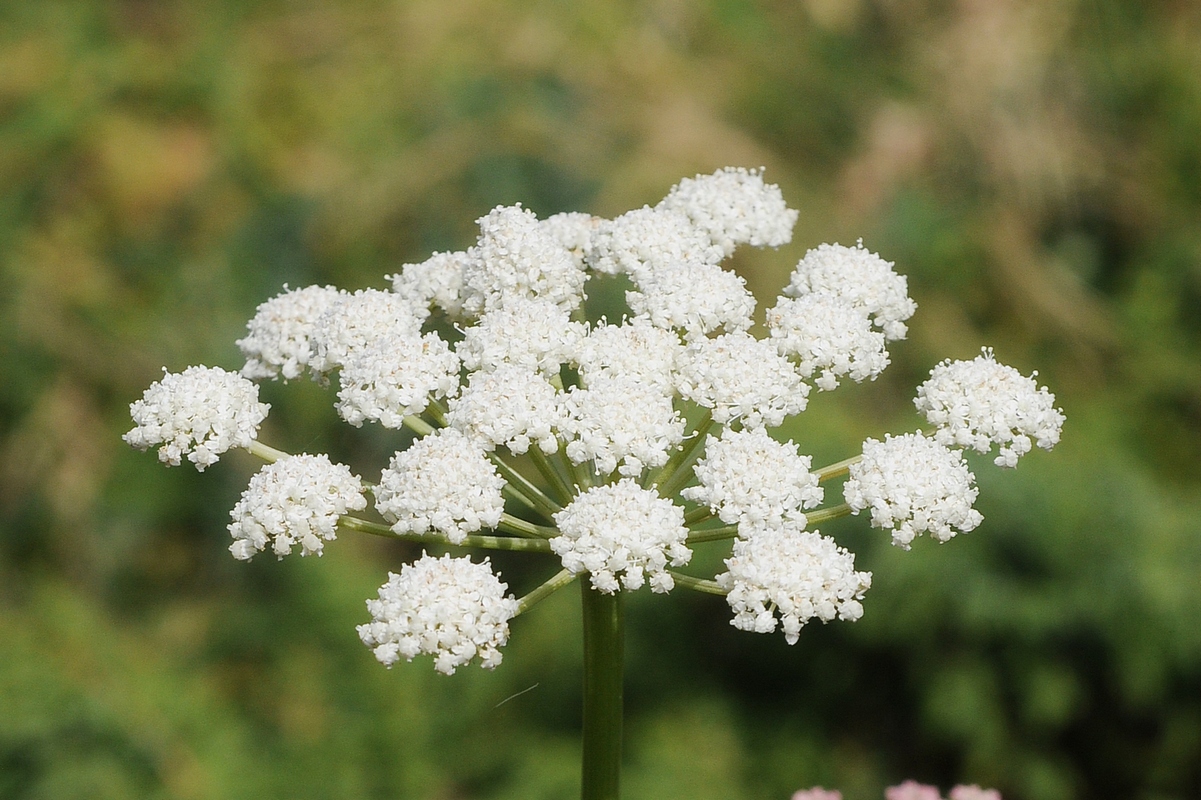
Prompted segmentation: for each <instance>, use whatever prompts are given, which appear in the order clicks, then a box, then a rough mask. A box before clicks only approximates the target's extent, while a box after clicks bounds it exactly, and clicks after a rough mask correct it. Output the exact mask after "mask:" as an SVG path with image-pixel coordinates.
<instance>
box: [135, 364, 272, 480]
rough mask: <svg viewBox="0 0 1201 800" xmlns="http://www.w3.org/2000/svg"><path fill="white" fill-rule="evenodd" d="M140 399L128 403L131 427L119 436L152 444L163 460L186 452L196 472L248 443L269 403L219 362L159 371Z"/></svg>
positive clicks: (176, 461)
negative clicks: (182, 369) (215, 365)
mask: <svg viewBox="0 0 1201 800" xmlns="http://www.w3.org/2000/svg"><path fill="white" fill-rule="evenodd" d="M163 372H164V373H166V374H164V375H163V379H162V380H161V381H155V382H154V383H152V384H150V388H148V389H147V390H146V391H145V393H144V394H143V395H142V399H141V400H137V401H135V402H134V403H131V404H130V406H129V413H130V416H131V417H133V422H134V428H133V429H132V430H130V431H129V432H127V433H126V434H125V435H124V436H122V437H121V438H122V439H124V440H125V442H126V444H129V445H131V446H133V447H136V448H138V449H139V450H145V449H147V448H148V447H151V446H153V445H156V444H157V445H162V446H161V447H159V449H158V459H159V461H162V462H163V463H164V464H170V465H172V466H179V463H180V458H181V457H182V456H185V455H186V456H187V457H188V460H189V461H191V462H192V463H193V464H195V465H196V470H197V471H198V472H204V469H205V467H208V466H211V465H212V464H215V463H217V457H218V456H220V455H221V454H222V453H224V452H225V451H226V450H229V449H230V448H231V447H249V446H250V443H251V442H253V441H254V440H255V438H256V437H257V436H258V430H259V425H261V424H262V422H263V420H264V419H266V418H267V411H268V410H269V409H270V408H271V406H269V405H267V404H266V403H260V402H259V387H258V385H257V384H254V383H251V382H250V381H249V380H247V379H246V378H244V377H242V376H241V375H239V374H238V373H236V372H227V371H225V370H223V369H221V368H220V367H188V368H187V369H185V370H184V371H183V372H180V373H170V372H167V371H166V370H163Z"/></svg>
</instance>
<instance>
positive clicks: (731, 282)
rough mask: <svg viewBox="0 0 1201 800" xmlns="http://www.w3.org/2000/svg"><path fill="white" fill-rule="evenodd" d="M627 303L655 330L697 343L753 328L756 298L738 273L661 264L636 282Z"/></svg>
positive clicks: (687, 264)
mask: <svg viewBox="0 0 1201 800" xmlns="http://www.w3.org/2000/svg"><path fill="white" fill-rule="evenodd" d="M634 285H635V286H636V287H637V289H636V290H634V291H629V292H626V303H627V304H628V305H629V306H630V310H631V311H633V312H634V313H635V314H636V315H638V316H641V317H645V318H647V319H649V320H650V321H651V324H653V325H655V326H656V327H659V328H676V329H679V330H682V331H684V333H685V334H686V336H687V338H689V339H696V338H699V337H702V336H705V335H706V334H709V333H712V332H713V331H716V330H717V329H718V328H723V329H724V330H726V331H727V332H730V331H744V330H746V329H747V328H749V327H751V321H752V320H751V315H753V314H754V313H755V298H754V297H753V296H752V295H751V293H750V292H749V291H748V290H747V288H746V281H745V280H743V279H742V277H741V276H740V275H736V274H735V273H733V272H730V271H729V270H724V269H722V268H721V267H719V266H717V265H716V264H706V263H705V262H703V261H679V262H667V263H664V264H661V265H660V266H659V267H658V268H657V269H655V270H654V271H653V272H651V271H647V272H643V273H639V274H638V275H637V276H636V277H635V278H634Z"/></svg>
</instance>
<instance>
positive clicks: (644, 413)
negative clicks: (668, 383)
mask: <svg viewBox="0 0 1201 800" xmlns="http://www.w3.org/2000/svg"><path fill="white" fill-rule="evenodd" d="M563 407H564V412H565V419H564V422H563V434H564V438H565V440H566V441H567V457H568V458H570V459H571V461H572V462H573V463H575V464H582V463H584V462H585V461H595V462H596V472H597V473H598V474H601V475H608V474H609V473H611V472H613V470H615V469H616V470H618V471H619V472H620V473H621V474H622V475H630V476H637V475H640V474H641V473H642V470H643V469H645V468H646V467H661V466H663V465H664V464H666V463H667V459H668V456H669V455H670V454H671V451H672V450H673V449H675V447H676V445H678V444H679V443H680V442H681V440H683V438H684V420H683V419H681V418H680V415H679V414H678V413H677V412H676V410H675V407H674V406H673V404H672V399H671V394H670V393H669V392H667V391H664V389H663V388H662V387H661V386H657V385H655V384H654V383H647V382H643V381H640V380H638V379H637V378H636V377H631V376H629V375H621V374H613V375H609V376H605V377H597V376H594V377H593V380H592V381H591V382H589V384H588V386H587V388H579V387H572V389H571V391H569V392H568V393H567V394H566V395H565V396H564V397H563ZM619 464H620V466H619Z"/></svg>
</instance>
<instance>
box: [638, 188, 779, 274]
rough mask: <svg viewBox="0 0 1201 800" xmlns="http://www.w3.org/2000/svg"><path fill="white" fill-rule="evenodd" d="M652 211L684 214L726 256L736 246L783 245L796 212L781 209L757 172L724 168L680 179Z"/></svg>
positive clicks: (776, 194)
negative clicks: (655, 209)
mask: <svg viewBox="0 0 1201 800" xmlns="http://www.w3.org/2000/svg"><path fill="white" fill-rule="evenodd" d="M656 207H657V208H660V209H668V210H672V211H679V212H681V213H683V214H685V215H686V216H687V217H688V218H689V219H690V220H692V224H694V225H696V226H697V227H698V228H700V229H701V230H703V231H705V232H706V233H708V234H709V238H710V239H711V240H712V241H713V243H714V244H715V245H717V246H718V247H720V248H721V249H722V251H723V252H724V253H725V254H726V255H729V254H730V253H733V252H734V248H735V247H736V246H737V245H740V244H749V245H753V246H755V247H779V246H780V245H782V244H787V243H788V242H789V241H791V240H792V229H793V227H794V226H795V225H796V221H797V212H796V211H794V210H792V209H790V208H789V207H788V206H787V205H785V203H784V195H783V194H782V193H781V192H780V187H779V186H776V185H775V184H774V183H764V181H763V169H762V168H759V169H757V170H748V169H745V168H742V167H726V168H725V169H719V170H718V171H717V172H715V173H713V174H712V175H697V176H696V177H695V178H685V179H684V180H682V181H680V182H679V183H677V184H676V185H675V186H673V187H672V189H671V191H670V192H668V194H667V197H665V198H663V200H661V201H660V202H659V205H658V206H656Z"/></svg>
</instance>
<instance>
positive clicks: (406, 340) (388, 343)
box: [337, 333, 459, 428]
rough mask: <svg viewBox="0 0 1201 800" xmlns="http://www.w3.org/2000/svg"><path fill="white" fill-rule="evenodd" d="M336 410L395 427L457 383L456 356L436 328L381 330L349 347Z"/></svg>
mask: <svg viewBox="0 0 1201 800" xmlns="http://www.w3.org/2000/svg"><path fill="white" fill-rule="evenodd" d="M338 380H339V383H340V385H341V388H340V389H339V390H338V403H337V408H338V414H339V415H341V417H342V419H344V420H346V421H347V422H349V423H350V424H351V425H354V426H355V427H356V428H357V427H359V426H361V425H362V424H363V423H364V422H366V421H368V420H370V421H373V422H378V423H380V424H381V425H383V426H384V427H385V428H399V427H401V426H402V425H403V424H404V418H405V417H407V416H409V415H410V414H420V413H421V412H422V411H424V410H425V409H426V408H427V407H428V406H429V404H430V398H432V397H448V396H450V395H453V394H454V393H455V392H456V391H458V388H459V358H458V356H456V355H455V354H454V353H452V352H451V350H450V346H449V345H447V344H446V342H444V341H442V339H441V338H439V336H438V334H436V333H427V334H426V335H425V336H419V335H417V334H413V333H393V334H385V335H381V336H380V337H379V338H377V339H374V340H373V341H371V342H370V344H368V345H365V346H363V347H360V348H358V349H356V350H355V351H353V352H352V353H351V354H350V355H349V356H348V357H347V359H346V362H345V364H344V365H343V367H342V372H341V373H340V374H339V376H338Z"/></svg>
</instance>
